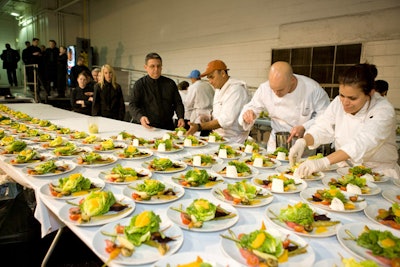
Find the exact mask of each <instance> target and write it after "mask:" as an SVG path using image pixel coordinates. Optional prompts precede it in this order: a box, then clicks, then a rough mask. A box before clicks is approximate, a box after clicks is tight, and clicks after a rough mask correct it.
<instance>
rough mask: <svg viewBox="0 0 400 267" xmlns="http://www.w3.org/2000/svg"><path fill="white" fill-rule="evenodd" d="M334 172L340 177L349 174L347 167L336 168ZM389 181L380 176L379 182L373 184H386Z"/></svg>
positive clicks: (385, 177)
mask: <svg viewBox="0 0 400 267" xmlns="http://www.w3.org/2000/svg"><path fill="white" fill-rule="evenodd" d="M336 172H337V173H338V174H339V175H340V176H343V175H346V174H348V173H349V167H342V168H338V169H337V170H336ZM389 179H390V178H389V177H388V176H385V175H382V178H381V180H380V181H374V183H384V182H387V181H388V180H389Z"/></svg>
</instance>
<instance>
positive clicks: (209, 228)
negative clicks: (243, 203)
mask: <svg viewBox="0 0 400 267" xmlns="http://www.w3.org/2000/svg"><path fill="white" fill-rule="evenodd" d="M192 202H193V199H185V200H181V201H179V202H176V203H174V204H172V205H171V206H169V207H168V209H167V216H168V218H169V219H170V220H171V221H172V222H173V223H175V224H176V225H178V226H179V227H181V228H182V229H185V230H188V231H193V232H215V231H221V230H224V229H228V228H229V227H231V226H233V225H235V224H236V223H237V221H238V220H239V213H238V212H237V210H236V209H235V208H234V207H232V206H231V205H228V204H225V203H221V202H220V201H210V202H211V203H213V204H214V205H216V206H217V205H218V206H220V207H221V208H223V209H225V210H227V211H228V212H232V213H233V214H236V216H235V217H233V218H229V219H225V220H212V221H207V222H204V223H203V227H201V228H189V227H188V226H187V225H185V224H183V223H182V220H181V213H180V212H179V211H176V210H173V209H171V208H172V207H174V208H181V209H182V210H186V208H187V207H188V206H189V205H190V204H191V203H192Z"/></svg>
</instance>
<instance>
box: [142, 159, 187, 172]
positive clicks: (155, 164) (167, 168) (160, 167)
mask: <svg viewBox="0 0 400 267" xmlns="http://www.w3.org/2000/svg"><path fill="white" fill-rule="evenodd" d="M144 166H146V167H147V168H148V169H149V170H150V171H154V172H161V173H169V172H179V171H183V170H184V169H186V167H187V165H186V164H185V163H184V162H180V161H172V160H170V159H169V158H154V159H153V160H151V161H150V162H144Z"/></svg>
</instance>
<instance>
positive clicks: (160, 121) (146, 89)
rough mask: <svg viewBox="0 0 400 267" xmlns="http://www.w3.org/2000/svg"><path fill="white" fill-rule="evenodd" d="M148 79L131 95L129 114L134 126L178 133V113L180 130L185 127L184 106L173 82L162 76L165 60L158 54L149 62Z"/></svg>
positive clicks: (132, 91) (153, 54)
mask: <svg viewBox="0 0 400 267" xmlns="http://www.w3.org/2000/svg"><path fill="white" fill-rule="evenodd" d="M144 68H145V70H146V71H147V75H146V76H144V77H142V78H140V79H139V80H137V81H136V82H135V84H134V86H133V88H132V89H131V91H130V94H129V96H130V97H129V111H130V114H131V116H132V122H134V123H137V124H141V125H142V126H143V127H145V128H148V129H151V128H153V127H157V128H161V129H167V130H174V129H175V125H174V121H173V116H174V113H176V115H177V117H178V123H177V126H178V127H184V126H185V121H184V113H185V110H184V106H183V103H182V99H181V96H180V94H179V92H178V88H177V86H176V84H175V82H174V81H173V80H171V79H170V78H167V77H165V76H162V75H161V70H162V59H161V57H160V55H159V54H157V53H149V54H147V55H146V58H145V65H144Z"/></svg>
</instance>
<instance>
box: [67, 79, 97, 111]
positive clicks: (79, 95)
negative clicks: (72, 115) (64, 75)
mask: <svg viewBox="0 0 400 267" xmlns="http://www.w3.org/2000/svg"><path fill="white" fill-rule="evenodd" d="M87 92H93V88H91V87H89V86H86V87H85V88H83V89H82V88H80V87H77V88H74V89H72V92H71V107H72V110H73V111H75V112H78V113H82V114H86V115H91V114H92V101H89V98H90V96H87V95H85V93H87ZM77 100H83V101H85V107H82V105H80V104H76V101H77Z"/></svg>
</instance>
